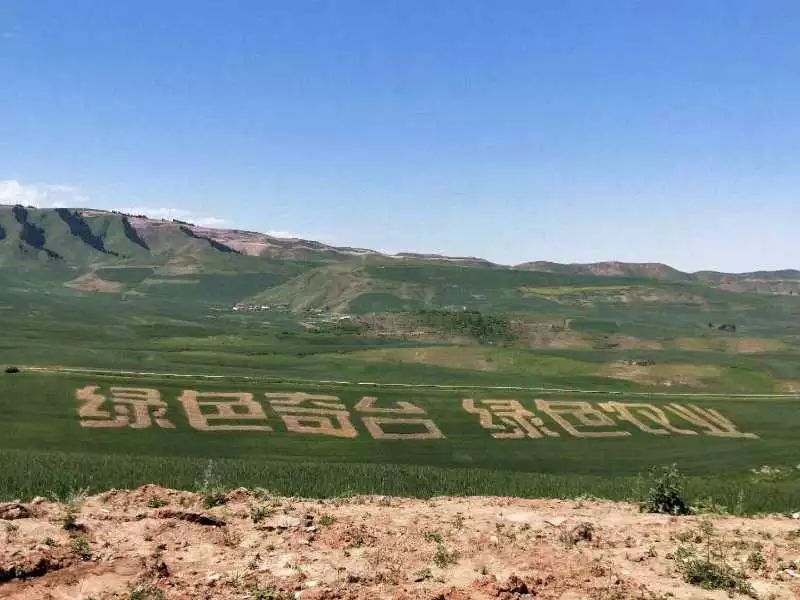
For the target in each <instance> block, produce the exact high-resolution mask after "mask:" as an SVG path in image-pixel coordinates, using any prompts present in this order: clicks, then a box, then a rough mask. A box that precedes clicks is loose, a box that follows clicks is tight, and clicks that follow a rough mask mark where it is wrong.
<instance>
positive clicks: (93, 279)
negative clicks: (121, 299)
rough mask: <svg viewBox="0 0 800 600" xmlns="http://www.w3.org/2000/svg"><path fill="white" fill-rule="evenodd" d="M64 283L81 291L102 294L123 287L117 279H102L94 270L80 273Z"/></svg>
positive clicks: (119, 290) (114, 291) (114, 292)
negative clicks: (83, 273)
mask: <svg viewBox="0 0 800 600" xmlns="http://www.w3.org/2000/svg"><path fill="white" fill-rule="evenodd" d="M64 285H65V286H67V287H70V288H72V289H74V290H79V291H81V292H92V293H102V294H117V293H119V292H121V291H122V290H123V288H124V287H125V286H124V285H123V284H122V283H120V282H118V281H107V280H105V279H102V278H101V277H99V276H98V275H97V274H96V273H95V272H94V271H92V272H91V273H86V274H85V275H81V276H80V277H77V278H75V279H73V280H72V281H68V282H67V283H65V284H64Z"/></svg>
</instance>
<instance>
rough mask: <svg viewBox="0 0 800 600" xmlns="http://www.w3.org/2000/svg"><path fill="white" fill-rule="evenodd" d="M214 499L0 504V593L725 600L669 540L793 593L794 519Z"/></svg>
mask: <svg viewBox="0 0 800 600" xmlns="http://www.w3.org/2000/svg"><path fill="white" fill-rule="evenodd" d="M218 500H219V501H220V502H223V503H222V504H220V505H219V506H216V507H214V508H211V509H206V508H205V507H204V506H203V502H204V497H202V496H200V495H198V494H193V493H189V492H179V491H174V490H167V489H163V488H159V487H156V486H145V487H142V488H139V489H137V490H134V491H130V492H125V491H110V492H107V493H105V494H102V495H99V496H95V497H92V498H89V499H88V500H86V501H85V502H84V503H83V504H82V505H81V506H78V505H77V504H76V506H75V507H74V508H75V515H74V517H75V518H74V520H73V521H74V525H72V528H73V530H72V531H66V530H65V529H64V523H65V522H67V521H65V516H66V513H65V507H64V506H62V505H59V504H56V503H52V502H48V501H34V502H33V503H32V504H30V505H23V507H22V509H20V508H19V506H11V507H10V508H9V509H8V510H6V511H5V512H3V507H2V505H0V516H5V517H7V519H6V520H0V527H2V529H0V598H4V599H9V600H45V599H47V600H67V599H76V600H77V599H80V600H86V599H88V598H92V599H94V600H108V599H126V600H130V599H131V598H136V599H138V600H157V599H159V598H165V599H167V600H190V599H192V600H193V599H218V598H219V599H232V600H237V599H242V600H244V599H253V600H264V599H273V600H275V599H302V600H321V599H334V598H346V599H352V600H367V599H378V598H387V599H389V598H397V599H405V600H412V599H418V598H422V599H429V600H466V599H477V600H485V599H489V598H501V599H511V598H534V597H535V598H537V599H560V600H578V599H584V598H585V599H592V600H596V599H599V600H612V599H627V598H638V599H652V600H657V599H658V600H660V599H666V598H675V599H684V600H689V599H719V600H722V599H723V598H727V597H728V594H727V593H726V592H724V591H719V590H716V591H707V590H703V589H701V588H699V587H697V586H694V585H691V584H689V583H686V582H684V581H683V579H682V576H681V573H680V571H679V568H678V567H679V565H680V564H685V563H683V562H681V558H680V557H681V556H682V552H683V551H681V550H679V548H681V547H683V548H684V549H691V550H694V551H696V552H697V553H698V554H697V555H698V556H703V557H704V556H706V555H707V554H708V555H711V556H712V557H717V555H718V554H719V556H721V557H722V558H715V559H714V560H717V561H718V562H725V563H726V564H728V565H730V566H731V567H732V568H735V569H737V570H738V569H741V570H742V571H743V572H744V573H745V574H746V580H743V581H745V583H746V585H748V586H752V594H753V595H756V596H758V597H759V598H764V599H766V598H771V599H774V600H784V599H785V600H796V599H797V598H800V572H798V564H800V520H797V519H792V518H788V517H778V516H775V517H763V518H749V519H744V518H736V517H711V518H707V517H670V516H664V515H649V514H641V513H640V512H639V511H638V509H637V508H636V507H634V506H631V505H627V504H615V503H610V502H595V501H556V500H520V499H513V498H491V497H490V498H435V499H431V500H427V501H422V500H412V499H399V498H385V497H374V496H364V497H355V498H350V499H347V500H341V501H337V500H326V501H316V500H299V499H292V498H279V497H274V496H271V495H269V494H268V493H263V492H262V493H260V494H254V493H250V492H247V491H245V490H237V491H234V492H231V493H229V494H228V495H227V496H226V497H225V498H219V499H218ZM26 511H29V512H30V514H26ZM737 595H738V594H737ZM742 597H744V596H742Z"/></svg>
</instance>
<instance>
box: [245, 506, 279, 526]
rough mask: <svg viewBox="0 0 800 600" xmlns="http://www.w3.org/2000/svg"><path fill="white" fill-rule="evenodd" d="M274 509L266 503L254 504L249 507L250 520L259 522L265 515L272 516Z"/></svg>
mask: <svg viewBox="0 0 800 600" xmlns="http://www.w3.org/2000/svg"><path fill="white" fill-rule="evenodd" d="M274 513H275V509H274V508H272V507H271V506H268V505H266V504H254V505H252V506H251V507H250V520H251V521H253V523H260V522H261V521H263V520H264V519H266V518H267V517H270V516H272V515H273V514H274Z"/></svg>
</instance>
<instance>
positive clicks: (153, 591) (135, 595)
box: [130, 586, 164, 600]
mask: <svg viewBox="0 0 800 600" xmlns="http://www.w3.org/2000/svg"><path fill="white" fill-rule="evenodd" d="M130 600H164V592H162V591H161V590H159V589H158V588H155V587H152V586H147V587H143V588H138V589H136V590H134V591H132V592H131V595H130Z"/></svg>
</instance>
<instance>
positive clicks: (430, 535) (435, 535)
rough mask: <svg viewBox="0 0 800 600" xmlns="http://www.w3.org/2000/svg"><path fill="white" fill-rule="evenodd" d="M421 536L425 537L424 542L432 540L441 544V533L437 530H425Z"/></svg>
mask: <svg viewBox="0 0 800 600" xmlns="http://www.w3.org/2000/svg"><path fill="white" fill-rule="evenodd" d="M422 537H424V538H425V541H426V542H434V543H436V544H441V543H442V541H443V540H442V534H441V533H439V532H438V531H426V532H425V533H424V534H422Z"/></svg>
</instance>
